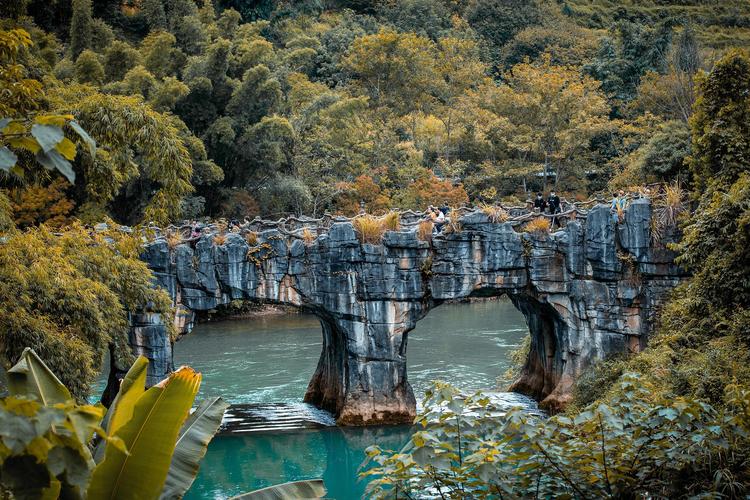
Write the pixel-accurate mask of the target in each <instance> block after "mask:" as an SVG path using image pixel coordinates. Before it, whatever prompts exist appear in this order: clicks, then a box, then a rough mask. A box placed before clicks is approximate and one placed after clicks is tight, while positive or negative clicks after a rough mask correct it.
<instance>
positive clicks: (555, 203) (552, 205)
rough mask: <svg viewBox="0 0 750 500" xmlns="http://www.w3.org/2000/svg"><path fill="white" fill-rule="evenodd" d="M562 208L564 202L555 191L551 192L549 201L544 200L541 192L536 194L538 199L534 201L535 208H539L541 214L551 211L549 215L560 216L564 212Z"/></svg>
mask: <svg viewBox="0 0 750 500" xmlns="http://www.w3.org/2000/svg"><path fill="white" fill-rule="evenodd" d="M561 206H562V202H561V200H560V197H559V196H557V194H556V193H555V191H550V193H549V196H548V197H547V199H545V198H544V195H543V194H542V192H541V191H540V192H538V193H537V194H536V199H535V200H534V208H538V209H539V213H542V214H543V213H545V212H546V211H549V213H550V214H552V215H554V214H559V213H560V212H562V208H561Z"/></svg>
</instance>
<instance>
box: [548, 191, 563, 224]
mask: <svg viewBox="0 0 750 500" xmlns="http://www.w3.org/2000/svg"><path fill="white" fill-rule="evenodd" d="M547 206H548V207H549V213H551V214H552V215H554V214H559V213H560V212H561V210H560V197H559V196H557V195H556V194H555V192H554V191H550V192H549V198H547ZM557 223H558V222H557V217H552V227H555V225H557Z"/></svg>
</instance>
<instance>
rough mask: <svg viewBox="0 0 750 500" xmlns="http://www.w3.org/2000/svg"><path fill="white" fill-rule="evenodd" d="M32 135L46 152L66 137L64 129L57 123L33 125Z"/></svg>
mask: <svg viewBox="0 0 750 500" xmlns="http://www.w3.org/2000/svg"><path fill="white" fill-rule="evenodd" d="M31 135H33V136H34V139H36V141H37V142H38V143H39V145H40V146H41V147H42V150H43V151H45V152H49V151H51V150H52V149H53V148H54V147H55V146H57V144H58V143H59V142H60V141H62V140H63V138H64V137H65V134H64V133H63V130H62V129H61V128H60V127H58V126H57V125H41V124H39V123H35V124H34V125H32V126H31Z"/></svg>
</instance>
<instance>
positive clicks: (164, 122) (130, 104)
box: [0, 0, 750, 227]
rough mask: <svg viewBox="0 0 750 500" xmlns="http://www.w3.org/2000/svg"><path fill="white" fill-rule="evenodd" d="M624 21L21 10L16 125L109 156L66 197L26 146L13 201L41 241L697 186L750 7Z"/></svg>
mask: <svg viewBox="0 0 750 500" xmlns="http://www.w3.org/2000/svg"><path fill="white" fill-rule="evenodd" d="M615 4H617V5H619V4H620V3H619V2H616V3H612V2H586V1H570V2H553V1H537V2H525V1H515V0H514V1H500V0H472V1H466V2H463V1H455V0H454V1H448V0H442V1H439V2H433V1H428V0H406V1H399V2H395V1H352V2H344V1H340V2H328V3H326V2H322V1H305V2H272V1H261V2H234V3H233V2H230V1H225V2H219V3H213V2H212V1H210V0H207V1H205V2H203V3H200V2H198V3H196V2H194V1H193V0H140V1H123V2H117V1H102V2H93V3H92V2H91V1H90V0H76V1H71V2H68V1H62V0H58V1H55V2H52V3H51V4H50V3H48V2H41V1H40V2H34V1H31V2H29V1H28V0H14V1H10V2H5V5H4V7H3V9H4V12H2V15H3V16H4V17H5V19H4V21H3V23H4V29H7V30H8V31H7V32H5V33H6V34H5V35H4V40H3V51H2V54H1V55H2V58H3V59H2V61H1V63H2V64H3V68H4V69H3V82H2V84H3V87H4V88H8V89H13V90H11V92H12V94H13V95H12V96H9V98H8V99H5V100H4V103H3V107H4V109H2V110H1V111H2V113H0V114H2V115H3V116H8V117H13V118H15V117H16V116H19V117H28V116H32V115H34V114H52V115H58V116H68V115H70V116H75V117H76V120H77V122H78V123H80V126H81V127H82V128H83V129H84V130H85V131H87V132H88V134H89V135H90V137H91V138H92V139H93V140H94V141H95V142H96V144H98V146H99V147H98V148H97V149H96V150H95V151H94V150H88V148H82V149H79V150H78V151H74V150H72V149H71V150H70V152H68V153H67V154H68V155H69V156H70V157H69V158H68V160H69V162H68V163H70V165H69V166H67V167H66V169H67V173H65V174H62V175H60V173H55V172H57V171H56V170H55V169H54V168H53V169H52V171H49V170H47V169H46V168H43V167H44V165H43V164H42V165H40V164H39V163H37V162H36V161H35V160H34V158H32V156H33V155H35V154H36V151H34V150H33V148H34V146H33V145H31V146H30V147H31V150H28V149H24V145H23V144H22V143H20V142H19V143H15V145H14V144H12V143H11V144H9V145H10V146H11V149H13V150H14V151H19V150H20V152H21V155H20V160H19V162H18V164H17V165H16V168H15V169H13V170H10V166H7V165H6V166H7V168H6V171H8V175H7V176H5V177H4V178H3V179H2V184H3V193H4V194H5V196H7V197H8V199H9V202H10V204H11V206H12V210H13V219H14V220H15V222H16V224H18V225H19V227H27V226H31V225H36V224H40V223H45V224H47V225H52V226H55V225H57V226H59V225H64V224H67V223H69V222H70V221H72V220H73V219H78V220H81V221H83V222H85V223H95V222H98V221H99V220H101V219H102V218H103V217H105V216H108V217H112V218H114V219H115V220H117V221H119V222H123V223H128V224H135V223H138V222H140V221H143V220H147V221H149V222H151V221H153V222H159V223H163V222H167V221H170V220H176V219H179V218H184V219H193V218H198V217H201V216H211V217H226V218H243V217H249V218H252V217H254V216H256V215H263V216H268V217H273V216H281V215H285V214H296V215H301V214H307V215H312V216H320V215H321V214H322V213H324V212H326V211H329V212H330V213H344V214H351V213H354V212H356V211H357V210H358V209H359V206H360V203H361V202H364V203H365V206H366V209H367V210H368V211H371V212H383V211H386V210H387V209H390V208H401V209H409V208H411V209H424V208H425V207H426V206H427V205H428V204H445V203H447V204H450V205H461V204H467V203H478V202H483V203H493V202H499V201H501V200H505V201H508V202H512V201H518V200H521V201H524V200H526V199H527V197H529V193H532V192H534V191H536V190H540V189H545V188H547V189H548V188H549V187H550V186H554V187H555V188H556V189H557V190H558V191H560V192H562V193H566V194H568V195H569V197H570V198H572V199H573V198H576V197H578V198H585V197H587V196H588V195H590V194H591V193H595V192H602V191H606V190H608V189H610V188H615V187H626V186H630V185H636V184H643V183H648V182H659V181H670V180H674V179H679V180H680V181H681V182H683V183H687V182H689V176H688V175H686V168H685V162H684V159H685V158H686V157H687V156H688V155H689V154H690V130H689V126H688V122H689V120H690V117H691V115H692V106H693V102H694V100H695V97H696V96H695V83H694V78H693V76H694V75H695V74H696V73H698V72H700V71H702V70H706V69H709V68H710V67H711V65H712V64H713V62H715V61H716V60H717V59H718V58H719V57H720V55H721V54H722V51H724V50H725V49H727V47H731V46H733V45H738V46H743V45H744V44H745V40H746V39H747V37H748V34H747V32H748V31H749V30H750V28H748V25H750V7H748V4H747V2H733V3H732V4H733V5H731V6H730V5H728V4H727V5H725V4H724V3H722V2H718V3H714V2H707V3H706V2H687V3H683V4H681V5H677V4H675V5H669V2H667V3H666V4H664V5H662V4H661V3H660V2H655V3H654V4H653V5H652V4H650V3H649V2H644V3H642V2H634V3H633V4H630V3H625V4H623V5H620V6H615ZM17 30H24V32H25V33H26V34H27V35H23V37H20V35H19V33H20V32H19V31H17ZM748 43H750V42H748ZM18 125H22V124H21V123H19V124H18ZM26 128H28V127H26ZM7 132H8V133H11V130H8V131H7ZM73 139H74V140H76V136H75V134H74V137H73ZM79 140H80V139H79ZM66 144H67V142H66ZM70 146H72V144H71V145H70ZM61 155H65V152H64V151H63V152H61ZM46 166H47V167H49V166H50V164H49V163H48V164H47V165H46Z"/></svg>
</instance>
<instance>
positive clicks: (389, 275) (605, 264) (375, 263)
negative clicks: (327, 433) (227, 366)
mask: <svg viewBox="0 0 750 500" xmlns="http://www.w3.org/2000/svg"><path fill="white" fill-rule="evenodd" d="M578 216H579V217H578V220H576V219H575V215H573V217H572V218H571V219H570V220H566V222H567V224H566V225H565V227H564V228H563V229H561V230H559V231H557V232H555V233H552V234H537V235H535V234H532V233H523V232H517V231H516V230H515V229H514V227H513V224H511V222H504V223H493V222H491V221H490V219H489V218H488V216H487V215H485V214H484V213H483V212H481V211H476V212H473V213H469V214H467V215H464V216H463V218H462V219H461V226H462V230H461V231H460V232H454V233H451V234H441V235H437V236H435V237H433V238H432V241H431V242H428V241H422V240H420V239H419V238H418V236H417V232H416V231H415V230H414V229H404V230H401V231H398V232H386V233H385V235H384V237H383V239H382V244H380V245H372V244H367V243H361V242H360V240H359V239H358V235H357V234H356V232H355V230H354V228H353V227H352V224H351V223H349V222H334V223H332V224H331V225H330V226H329V227H327V228H326V229H325V232H323V230H321V231H320V232H322V233H323V234H320V235H319V236H317V237H316V238H315V239H314V240H313V241H310V237H309V233H308V234H307V238H306V239H305V238H303V236H302V229H301V228H299V227H298V228H297V229H295V230H293V231H282V230H279V229H268V230H265V231H261V232H259V233H258V234H257V242H255V241H253V245H250V244H248V242H247V241H246V238H245V237H243V236H242V235H240V234H232V233H230V234H227V235H226V237H225V238H221V239H217V241H215V239H214V237H212V236H210V235H205V236H203V237H201V238H200V239H198V240H197V241H195V242H192V243H191V244H179V245H176V246H175V247H174V248H170V245H168V243H167V241H166V240H165V239H163V238H158V239H156V240H155V241H154V242H152V243H150V244H148V245H147V247H146V250H145V253H144V255H143V258H144V259H145V260H146V262H147V263H148V265H149V266H150V268H151V269H152V270H153V271H154V273H155V275H156V277H157V280H158V283H159V284H160V285H161V286H163V287H164V288H166V289H167V290H168V291H169V293H170V294H171V295H172V297H173V299H174V301H175V304H176V305H177V306H178V316H177V318H176V319H175V321H176V322H177V324H178V327H179V329H181V331H182V332H183V333H187V332H189V331H190V329H191V328H192V323H193V318H194V312H195V311H205V310H210V309H213V308H215V307H217V306H219V305H222V304H227V303H229V302H230V301H233V300H245V301H259V302H273V303H280V304H291V305H294V306H299V307H301V308H304V309H305V310H308V311H311V312H313V313H314V314H316V315H317V316H318V318H320V323H321V325H322V328H323V351H322V353H321V356H320V361H319V363H318V367H317V370H316V371H315V374H314V375H313V377H312V380H311V381H310V384H309V386H308V389H307V393H306V394H305V401H307V402H310V403H312V404H315V405H317V406H319V407H321V408H325V409H327V410H330V411H331V412H332V413H334V414H335V415H336V418H337V421H338V423H339V424H343V425H359V424H378V423H403V422H410V421H411V420H412V418H413V417H414V414H415V407H416V405H415V399H414V395H413V393H412V389H411V387H410V385H409V381H408V376H407V372H406V358H407V355H408V351H407V338H408V333H409V331H410V330H412V329H413V328H414V326H415V325H416V323H417V321H419V319H421V318H422V317H424V316H425V315H426V314H427V313H428V312H429V311H430V310H431V309H432V308H434V307H436V306H438V305H440V304H441V303H442V302H443V301H446V300H451V299H460V298H464V297H472V296H497V295H503V294H505V295H507V296H508V297H510V300H511V301H512V302H513V304H514V305H515V306H516V307H517V308H518V309H519V310H520V311H521V312H522V313H523V314H524V316H525V317H526V321H527V323H528V325H529V330H530V333H531V351H530V353H529V357H528V360H527V361H526V364H525V366H524V368H523V372H522V375H521V377H520V378H519V379H518V380H517V381H516V382H515V383H514V384H513V386H512V389H513V390H517V391H520V392H524V393H526V394H529V395H531V396H534V397H536V398H538V399H541V400H542V404H543V405H545V406H546V407H547V408H549V409H552V410H555V409H558V408H560V407H561V406H563V405H564V404H565V403H566V402H567V401H568V400H569V398H570V394H571V388H572V384H573V382H574V380H575V378H576V377H577V376H578V375H579V374H580V373H581V371H582V370H583V369H585V368H586V367H587V366H588V365H589V364H590V363H592V362H593V361H595V360H598V359H602V358H604V357H606V356H609V355H612V354H614V353H622V352H627V351H637V350H639V349H641V348H643V346H644V345H645V342H646V339H647V336H648V333H649V331H650V330H651V325H652V320H653V317H654V313H655V309H656V307H657V306H658V305H659V303H660V301H662V300H663V298H664V297H665V294H666V292H668V291H669V290H671V289H672V288H673V287H674V286H675V285H676V284H677V283H678V282H679V280H680V279H681V277H682V276H683V273H682V271H681V270H680V269H679V268H678V267H677V266H676V265H675V264H674V263H673V259H674V255H673V254H672V252H670V251H669V250H667V249H666V248H665V247H664V245H663V244H661V243H654V242H652V239H651V234H650V223H651V205H650V202H649V201H648V200H647V199H636V200H634V201H633V202H632V203H631V204H630V206H629V207H628V208H627V210H626V216H625V220H624V222H621V223H616V222H614V221H613V220H612V216H611V214H610V211H609V206H607V205H596V206H594V207H593V208H592V209H591V210H589V211H588V212H587V213H586V214H585V215H581V213H580V212H579V213H578ZM222 239H223V241H222ZM251 241H252V240H251ZM131 324H132V325H133V328H132V330H131V344H132V345H133V347H134V349H135V350H136V352H139V353H143V354H145V355H146V356H147V357H149V358H151V360H152V363H151V366H150V369H151V372H150V374H149V375H150V381H152V382H154V381H156V380H159V379H160V378H162V377H163V376H164V375H165V374H166V373H168V372H169V371H170V370H172V369H173V365H172V350H171V347H172V346H171V344H170V341H169V338H168V336H167V334H166V329H165V328H164V325H163V324H162V322H161V318H160V316H159V315H158V314H154V313H148V312H146V313H143V314H139V315H134V316H133V317H132V318H131ZM247 354H248V356H253V355H254V353H247ZM488 383H491V381H488Z"/></svg>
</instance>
